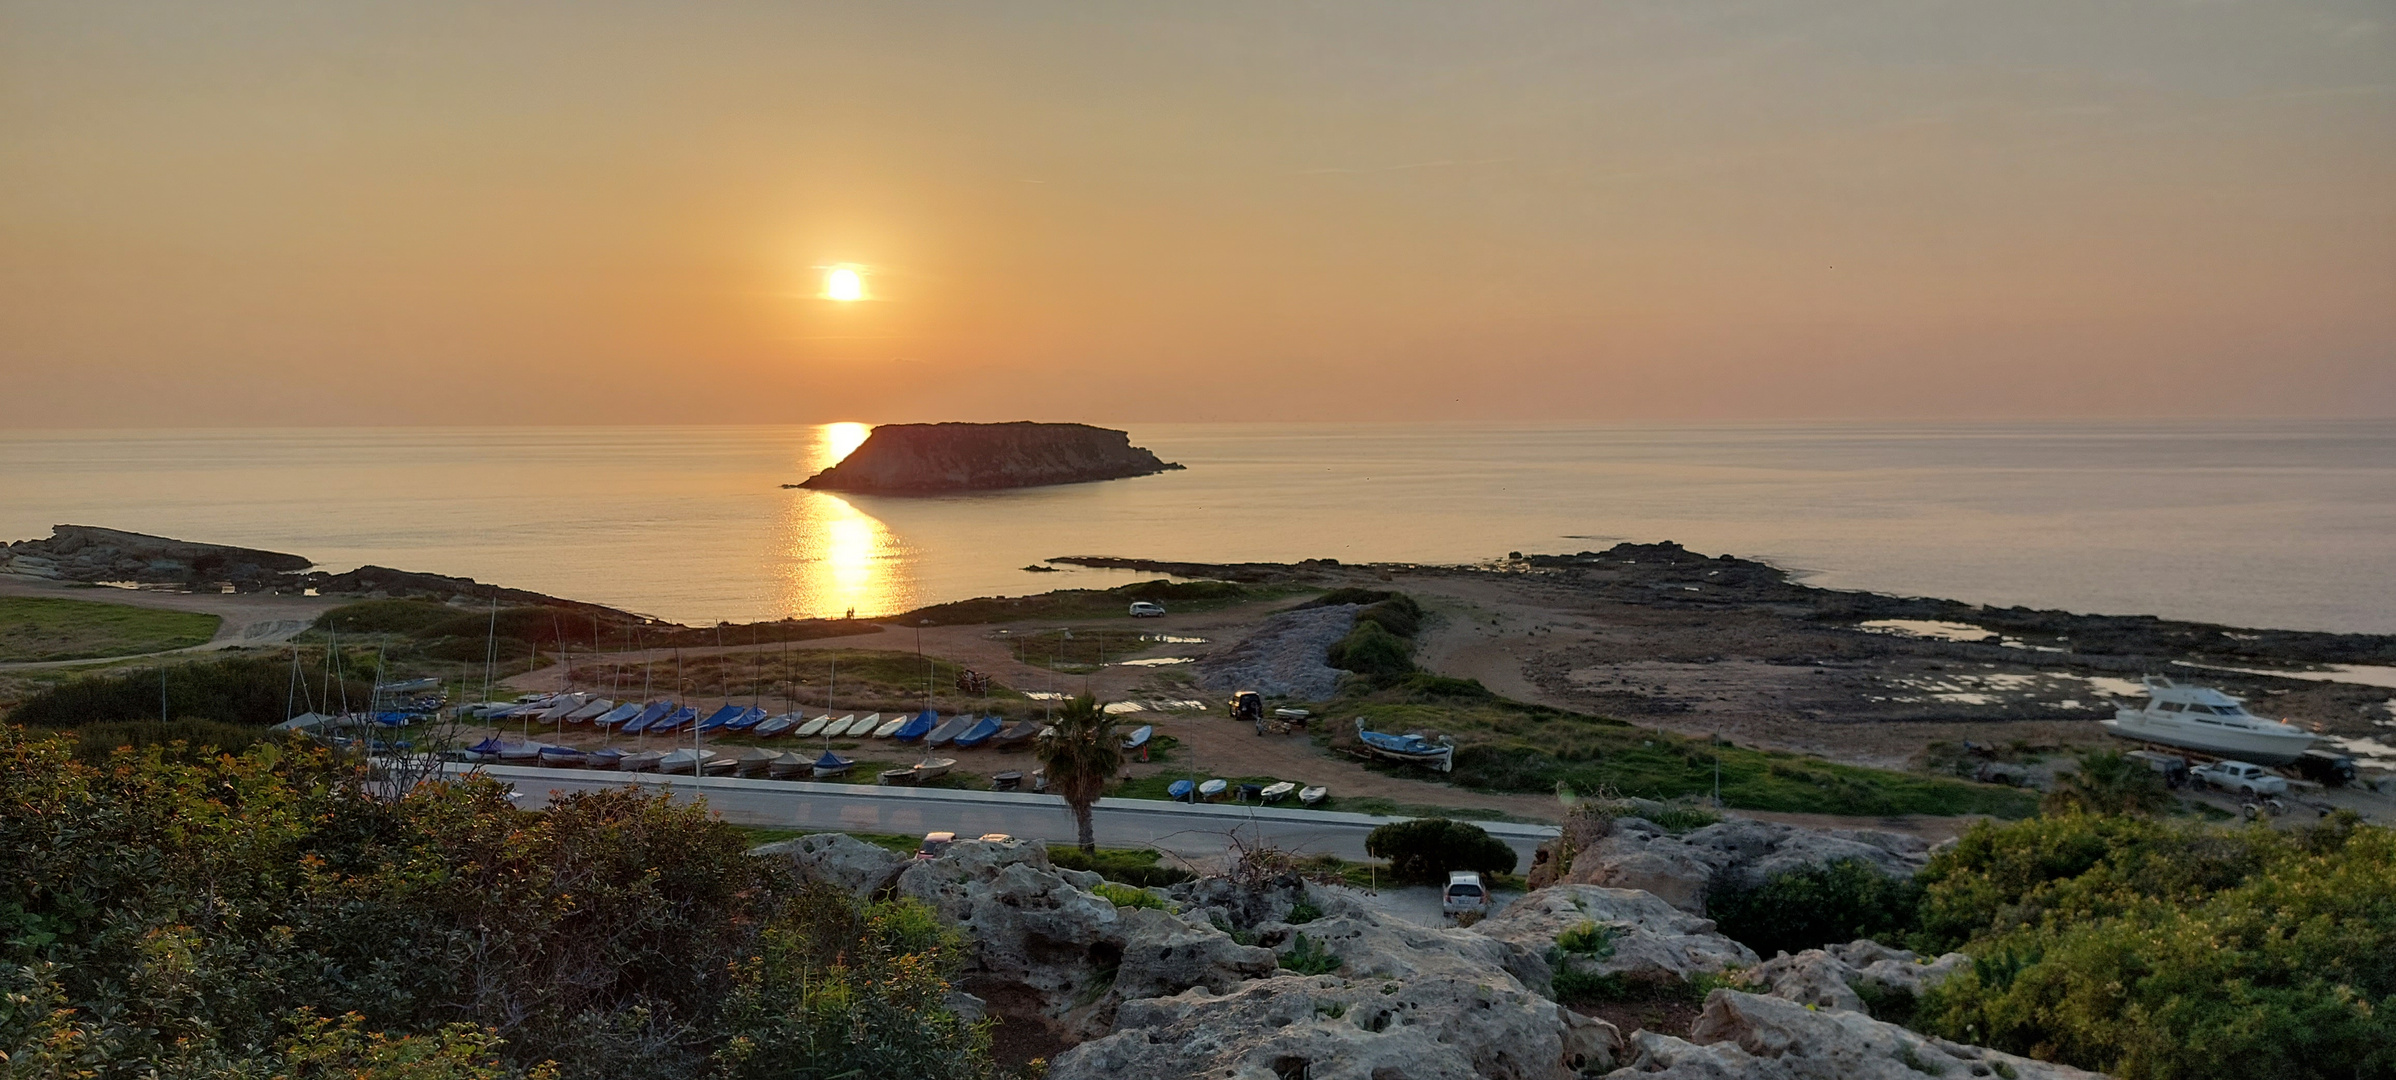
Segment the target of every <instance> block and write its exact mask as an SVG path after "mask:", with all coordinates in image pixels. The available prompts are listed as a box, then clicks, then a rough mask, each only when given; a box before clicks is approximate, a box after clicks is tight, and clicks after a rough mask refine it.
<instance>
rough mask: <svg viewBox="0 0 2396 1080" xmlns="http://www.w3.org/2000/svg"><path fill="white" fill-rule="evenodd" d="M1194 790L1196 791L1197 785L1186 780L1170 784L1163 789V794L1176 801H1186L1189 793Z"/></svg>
mask: <svg viewBox="0 0 2396 1080" xmlns="http://www.w3.org/2000/svg"><path fill="white" fill-rule="evenodd" d="M1196 790H1198V785H1196V784H1193V783H1191V782H1189V781H1187V780H1175V781H1174V782H1173V783H1172V784H1170V785H1168V786H1167V787H1166V788H1165V794H1167V795H1171V796H1172V797H1174V798H1176V799H1186V798H1189V797H1190V792H1193V791H1196Z"/></svg>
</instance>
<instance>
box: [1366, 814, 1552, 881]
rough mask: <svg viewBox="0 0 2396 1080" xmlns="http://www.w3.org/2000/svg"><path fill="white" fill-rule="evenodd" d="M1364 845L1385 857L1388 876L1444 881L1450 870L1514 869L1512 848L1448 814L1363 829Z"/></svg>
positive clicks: (1494, 871) (1497, 871) (1487, 871)
mask: <svg viewBox="0 0 2396 1080" xmlns="http://www.w3.org/2000/svg"><path fill="white" fill-rule="evenodd" d="M1364 850H1365V853H1366V854H1369V855H1371V856H1373V857H1374V858H1377V859H1387V860H1389V876H1390V877H1391V878H1392V879H1393V880H1397V881H1405V882H1414V883H1417V884H1425V885H1439V884H1444V883H1446V881H1447V874H1448V871H1450V870H1478V871H1480V872H1481V873H1483V874H1489V875H1495V874H1510V873H1513V872H1514V863H1515V861H1516V860H1515V855H1514V849H1513V848H1511V847H1509V846H1507V844H1506V842H1505V841H1503V840H1500V839H1498V838H1497V837H1494V836H1491V835H1489V831H1488V830H1486V829H1483V828H1482V827H1480V826H1478V825H1474V824H1471V823H1469V822H1463V821H1450V820H1448V819H1447V818H1416V819H1415V820H1413V821H1393V822H1390V823H1389V824H1387V825H1383V826H1381V827H1380V828H1377V829H1374V830H1373V831H1372V832H1371V833H1368V834H1366V836H1365V838H1364Z"/></svg>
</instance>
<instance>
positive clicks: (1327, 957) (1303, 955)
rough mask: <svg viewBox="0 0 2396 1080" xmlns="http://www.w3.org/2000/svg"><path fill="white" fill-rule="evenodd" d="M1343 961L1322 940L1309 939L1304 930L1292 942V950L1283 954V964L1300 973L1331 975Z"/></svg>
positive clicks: (1288, 968) (1284, 966)
mask: <svg viewBox="0 0 2396 1080" xmlns="http://www.w3.org/2000/svg"><path fill="white" fill-rule="evenodd" d="M1341 963H1342V961H1341V960H1340V958H1339V957H1338V956H1336V955H1334V954H1333V953H1332V952H1331V950H1329V949H1326V948H1324V947H1323V944H1322V943H1321V942H1319V941H1310V940H1308V939H1307V937H1306V934H1305V932H1304V931H1300V932H1299V934H1298V939H1297V940H1296V941H1293V942H1291V943H1290V951H1288V952H1285V953H1282V954H1281V966H1282V967H1283V968H1285V969H1287V970H1290V971H1295V972H1297V973H1298V974H1300V975H1329V974H1331V973H1332V972H1334V971H1338V970H1339V967H1340V964H1341Z"/></svg>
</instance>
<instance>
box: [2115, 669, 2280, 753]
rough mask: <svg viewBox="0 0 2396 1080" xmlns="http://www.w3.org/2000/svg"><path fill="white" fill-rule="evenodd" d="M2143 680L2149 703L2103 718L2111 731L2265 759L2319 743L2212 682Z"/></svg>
mask: <svg viewBox="0 0 2396 1080" xmlns="http://www.w3.org/2000/svg"><path fill="white" fill-rule="evenodd" d="M2140 681H2141V682H2142V683H2144V684H2145V686H2146V706H2145V707H2144V708H2138V709H2119V710H2116V711H2115V712H2114V714H2113V719H2111V720H2101V721H2098V722H2099V723H2101V724H2103V725H2104V726H2105V731H2106V733H2107V734H2109V735H2113V736H2115V737H2117V738H2122V739H2128V740H2130V741H2132V742H2143V743H2159V744H2161V745H2164V746H2176V747H2179V748H2181V749H2184V750H2195V751H2197V752H2199V753H2205V754H2213V755H2217V756H2220V757H2226V758H2236V759H2238V760H2239V761H2252V762H2256V763H2258V764H2263V765H2285V764H2288V763H2289V762H2292V761H2295V760H2296V759H2297V758H2299V757H2302V756H2304V752H2305V751H2306V750H2307V749H2309V748H2311V746H2312V745H2313V741H2314V738H2315V736H2314V735H2313V734H2312V733H2311V732H2308V731H2305V730H2304V729H2302V728H2299V727H2296V726H2295V725H2293V724H2283V723H2281V722H2279V721H2277V720H2265V719H2263V718H2262V717H2260V716H2256V715H2255V714H2253V713H2250V712H2248V711H2246V706H2245V705H2244V704H2243V703H2242V702H2241V699H2239V698H2234V697H2231V696H2230V695H2228V694H2224V693H2222V692H2221V691H2219V690H2215V689H2213V688H2212V687H2209V686H2191V685H2187V684H2183V683H2176V682H2173V681H2171V680H2170V679H2168V678H2165V677H2163V676H2160V675H2149V676H2147V677H2146V678H2144V679H2142V680H2140Z"/></svg>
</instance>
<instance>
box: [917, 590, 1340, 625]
mask: <svg viewBox="0 0 2396 1080" xmlns="http://www.w3.org/2000/svg"><path fill="white" fill-rule="evenodd" d="M1298 591H1301V590H1298V589H1295V588H1292V587H1290V586H1281V585H1240V584H1235V583H1233V582H1229V581H1167V580H1163V579H1158V580H1155V581H1140V582H1134V583H1132V584H1130V585H1118V586H1116V587H1114V588H1112V589H1058V590H1055V591H1053V592H1044V593H1038V594H1035V595H1032V596H984V597H979V598H976V599H973V600H958V601H955V602H953V603H947V604H934V605H932V606H930V607H922V608H917V609H915V610H913V611H909V612H906V613H904V614H900V615H893V616H890V617H889V618H886V619H882V620H880V621H882V622H885V623H888V624H890V625H892V626H902V627H904V626H968V625H973V624H978V623H1000V622H1014V621H1017V620H1019V619H1102V618H1128V617H1129V616H1128V615H1127V614H1126V613H1127V611H1128V609H1129V608H1130V607H1131V604H1132V602H1133V601H1135V600H1146V601H1148V602H1150V603H1154V604H1163V605H1165V607H1166V608H1167V609H1168V610H1171V611H1183V612H1186V611H1215V610H1219V609H1222V608H1226V607H1230V606H1232V605H1234V604H1241V603H1246V602H1249V601H1251V600H1271V599H1275V598H1278V597H1284V596H1288V595H1291V594H1292V593H1293V592H1298Z"/></svg>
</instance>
